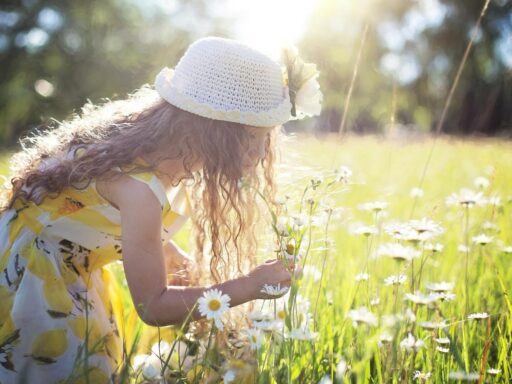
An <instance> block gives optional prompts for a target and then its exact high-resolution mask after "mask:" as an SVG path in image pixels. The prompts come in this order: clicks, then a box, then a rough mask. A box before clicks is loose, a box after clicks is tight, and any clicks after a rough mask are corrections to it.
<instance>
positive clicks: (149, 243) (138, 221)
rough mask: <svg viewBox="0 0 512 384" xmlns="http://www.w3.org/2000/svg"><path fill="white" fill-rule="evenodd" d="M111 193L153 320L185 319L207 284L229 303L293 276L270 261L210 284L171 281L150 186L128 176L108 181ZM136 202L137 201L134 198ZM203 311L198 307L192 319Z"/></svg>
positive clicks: (134, 278)
mask: <svg viewBox="0 0 512 384" xmlns="http://www.w3.org/2000/svg"><path fill="white" fill-rule="evenodd" d="M109 197H110V198H111V200H112V201H113V202H115V203H116V205H117V206H118V207H119V209H120V212H121V225H122V249H123V264H124V270H125V274H126V280H127V282H128V287H129V289H130V293H131V296H132V300H133V303H134V305H135V307H136V309H137V312H138V314H139V316H140V317H141V319H142V320H143V321H144V322H145V323H147V324H150V325H159V326H165V325H171V324H179V323H181V322H183V321H184V320H185V319H186V318H187V316H188V314H189V312H190V310H191V309H192V308H193V307H194V305H195V304H196V302H197V299H198V298H199V297H201V296H202V294H203V292H204V290H205V289H210V288H217V289H219V290H220V291H222V292H223V293H225V294H227V295H229V296H230V298H231V301H230V306H237V305H240V304H243V303H245V302H247V301H250V300H254V299H257V298H268V297H264V296H262V294H261V293H260V292H259V291H260V289H261V287H262V286H263V284H278V283H281V285H286V284H289V283H290V279H291V276H290V274H289V273H288V271H287V270H286V268H285V267H284V266H283V265H282V264H281V263H280V262H278V261H273V262H268V263H265V264H263V265H261V266H259V267H257V268H256V269H255V270H253V271H251V273H249V274H248V275H245V276H242V277H239V278H236V279H233V280H228V281H226V282H223V283H220V284H216V285H212V286H210V287H180V286H167V281H166V279H167V273H166V268H165V261H164V251H163V247H162V242H161V238H160V236H161V227H162V219H161V214H162V211H161V207H160V203H159V201H158V200H157V198H156V196H155V195H154V194H153V192H152V191H151V190H150V189H149V187H148V186H147V185H146V184H144V183H141V182H138V181H136V180H134V179H132V178H129V177H121V178H119V179H118V180H116V181H115V182H112V183H111V185H110V186H109ZM134 202H136V203H134ZM200 317H201V316H200V314H199V312H198V311H197V309H196V310H195V311H194V313H193V316H192V319H199V318H200Z"/></svg>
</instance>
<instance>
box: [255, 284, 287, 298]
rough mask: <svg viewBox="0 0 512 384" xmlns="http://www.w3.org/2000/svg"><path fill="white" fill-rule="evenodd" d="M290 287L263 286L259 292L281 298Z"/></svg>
mask: <svg viewBox="0 0 512 384" xmlns="http://www.w3.org/2000/svg"><path fill="white" fill-rule="evenodd" d="M289 289H290V287H281V284H280V283H279V284H277V285H270V284H265V285H264V286H263V288H262V290H261V291H260V292H262V293H265V294H267V295H269V296H282V295H284V294H285V293H286V292H288V291H289Z"/></svg>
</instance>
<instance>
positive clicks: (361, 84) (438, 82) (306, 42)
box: [300, 0, 512, 134]
mask: <svg viewBox="0 0 512 384" xmlns="http://www.w3.org/2000/svg"><path fill="white" fill-rule="evenodd" d="M483 4H484V1H482V0H464V1H462V0H442V1H441V0H440V1H437V0H417V1H413V2H395V1H385V2H382V1H375V0H362V1H358V2H357V4H352V2H340V1H335V0H320V1H319V2H318V6H317V8H316V11H315V13H314V14H313V15H312V17H311V21H310V26H309V28H308V30H307V31H306V33H305V35H304V36H305V38H304V39H303V41H302V42H301V44H300V47H301V48H302V49H301V50H302V51H303V52H304V53H305V55H306V56H307V57H308V59H310V60H312V61H315V62H318V63H319V67H320V70H321V85H322V89H323V90H324V94H325V104H324V112H323V114H322V116H321V118H320V119H319V120H318V123H317V125H316V129H317V130H320V131H324V130H328V131H337V130H338V128H339V123H340V121H341V116H342V114H343V113H344V112H345V111H343V106H344V100H345V97H346V95H347V91H348V87H349V84H350V78H351V76H352V70H353V67H354V62H355V57H356V54H357V50H358V48H359V45H360V43H361V39H362V35H363V32H362V31H363V28H364V25H365V24H366V23H367V24H368V26H369V29H368V37H367V39H366V42H365V45H364V50H363V58H362V61H361V63H360V67H359V75H358V78H357V81H356V85H355V89H354V91H353V94H352V100H351V104H350V108H349V110H348V111H347V113H348V127H350V128H351V129H352V130H353V131H356V132H365V131H380V130H382V129H384V127H386V125H387V124H388V123H390V122H393V121H394V122H397V123H401V124H405V125H408V124H414V126H415V127H417V128H419V129H422V130H425V131H426V130H431V129H433V128H434V127H435V123H436V121H437V119H438V118H439V114H440V112H441V110H442V107H443V104H444V102H445V100H446V96H447V94H448V91H449V88H450V85H451V82H452V81H453V79H454V77H455V72H456V70H457V67H458V65H459V62H460V60H461V58H462V56H463V53H464V50H465V48H466V45H467V43H468V41H469V38H470V35H471V32H472V29H473V27H474V25H475V22H476V20H477V19H478V16H479V14H480V11H481V8H482V6H483ZM477 36H478V38H477V40H476V41H475V44H474V46H473V49H472V51H471V53H470V56H469V59H468V61H467V63H466V65H465V68H464V71H463V72H462V77H461V81H460V83H459V86H458V88H457V92H456V94H455V96H454V98H453V102H452V105H451V107H450V109H449V113H448V116H447V119H446V123H445V125H444V131H445V132H449V133H464V134H466V133H484V134H496V133H498V132H502V133H507V132H508V134H511V133H512V109H511V108H510V107H509V106H510V105H511V101H512V100H511V98H512V2H510V1H507V0H494V1H491V3H490V4H489V8H488V10H487V13H486V15H485V17H484V19H483V22H482V24H481V28H480V30H479V32H478V35H477Z"/></svg>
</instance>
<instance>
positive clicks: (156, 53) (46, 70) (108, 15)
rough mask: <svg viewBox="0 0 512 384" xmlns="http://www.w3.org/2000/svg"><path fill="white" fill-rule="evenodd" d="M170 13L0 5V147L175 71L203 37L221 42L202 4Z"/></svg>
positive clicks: (75, 4) (129, 5) (101, 2)
mask: <svg viewBox="0 0 512 384" xmlns="http://www.w3.org/2000/svg"><path fill="white" fill-rule="evenodd" d="M172 3H173V4H174V6H173V8H172V9H162V8H159V7H157V6H156V5H155V4H153V3H152V2H150V1H148V2H144V4H143V5H142V4H137V3H136V2H132V1H123V0H73V1H57V0H45V1H41V0H23V1H4V2H2V4H1V5H0V67H1V68H2V70H1V71H0V87H1V91H0V143H4V144H7V143H10V142H12V141H13V140H15V139H16V138H17V137H18V136H19V135H20V134H21V133H24V132H26V131H27V130H28V129H30V128H31V127H34V126H36V125H39V124H42V123H45V122H46V121H47V120H48V119H49V118H50V117H53V118H57V119H64V118H65V117H67V116H68V114H69V113H71V112H72V111H76V110H77V109H78V108H80V107H81V106H82V105H83V104H84V103H85V102H86V101H87V100H88V99H90V100H92V101H93V102H98V101H99V100H100V99H101V98H106V97H108V98H116V97H124V96H125V95H126V93H128V92H131V91H133V90H134V89H136V88H138V87H139V86H141V85H142V84H144V83H152V82H153V80H154V76H155V75H156V73H157V72H158V71H159V70H160V69H161V68H162V67H163V66H174V65H175V64H176V61H177V60H178V58H179V57H180V56H181V55H182V54H183V52H184V51H185V49H186V47H187V46H188V45H189V44H190V42H191V41H193V40H194V39H196V38H197V37H200V35H201V34H204V33H215V34H218V35H225V34H227V33H228V31H226V30H225V28H223V27H222V26H223V25H227V23H222V22H221V20H214V21H212V20H209V18H208V16H207V14H206V13H207V12H208V5H207V4H206V1H205V0H194V1H185V0H181V1H174V2H172ZM216 23H217V24H216Z"/></svg>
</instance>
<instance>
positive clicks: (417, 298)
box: [405, 292, 440, 305]
mask: <svg viewBox="0 0 512 384" xmlns="http://www.w3.org/2000/svg"><path fill="white" fill-rule="evenodd" d="M439 299H440V296H439V294H437V293H429V294H428V295H422V294H421V293H419V292H416V293H406V294H405V300H408V301H412V302H413V303H415V304H420V305H427V304H430V303H433V302H435V301H437V300H439Z"/></svg>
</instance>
